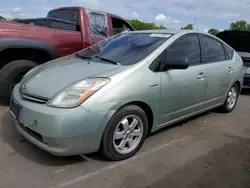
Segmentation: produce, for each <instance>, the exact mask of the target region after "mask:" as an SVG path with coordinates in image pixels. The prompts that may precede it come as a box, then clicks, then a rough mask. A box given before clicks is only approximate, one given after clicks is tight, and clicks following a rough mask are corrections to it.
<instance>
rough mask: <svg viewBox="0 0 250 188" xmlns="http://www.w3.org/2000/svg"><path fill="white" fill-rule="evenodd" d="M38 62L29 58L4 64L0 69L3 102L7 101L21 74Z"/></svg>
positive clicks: (21, 76) (0, 87) (0, 88)
mask: <svg viewBox="0 0 250 188" xmlns="http://www.w3.org/2000/svg"><path fill="white" fill-rule="evenodd" d="M37 65H38V64H37V63H35V62H33V61H29V60H15V61H12V62H10V63H8V64H7V65H5V66H4V67H3V68H2V69H1V70H0V77H1V79H0V91H1V98H2V99H3V100H4V101H3V102H6V103H9V100H10V98H11V94H12V90H13V89H14V87H15V85H16V84H18V83H19V82H20V81H21V80H22V78H23V76H24V75H25V74H26V73H27V72H28V71H29V70H31V69H32V68H34V67H36V66H37Z"/></svg>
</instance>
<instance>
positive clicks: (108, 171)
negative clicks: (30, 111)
mask: <svg viewBox="0 0 250 188" xmlns="http://www.w3.org/2000/svg"><path fill="white" fill-rule="evenodd" d="M16 187H33V188H34V187H35V188H45V187H48V188H64V187H65V188H82V187H84V188H86V187H91V188H95V187H102V188H134V187H148V188H163V187H164V188H165V187H168V188H172V187H173V188H183V187H188V188H189V187H190V188H191V187H192V188H198V187H202V188H211V187H213V188H224V187H225V188H229V187H232V188H249V187H250V92H249V91H247V92H246V91H245V92H244V94H242V95H241V96H240V98H239V101H238V105H237V106H236V108H235V110H234V111H233V112H232V113H229V114H223V113H219V112H216V111H212V112H208V113H204V114H202V115H199V116H198V117H195V118H192V119H189V120H188V121H185V122H181V123H179V124H176V125H174V126H171V127H168V128H166V129H163V130H161V131H159V132H157V133H155V134H153V135H150V137H149V138H148V139H147V140H146V142H145V143H144V146H143V147H142V149H141V150H140V152H139V153H138V154H137V155H136V156H134V157H132V158H131V159H128V160H125V161H121V162H109V161H106V160H105V159H103V158H102V157H100V156H99V155H98V154H91V155H85V156H83V155H82V156H73V157H55V156H52V155H50V154H48V153H46V152H44V151H42V150H40V149H39V148H37V147H36V146H34V145H32V144H30V143H29V142H28V141H25V140H24V139H23V138H22V137H21V136H20V135H19V134H18V133H17V131H16V129H15V127H14V123H13V121H12V118H11V116H10V115H9V113H8V108H7V107H4V106H0V188H16Z"/></svg>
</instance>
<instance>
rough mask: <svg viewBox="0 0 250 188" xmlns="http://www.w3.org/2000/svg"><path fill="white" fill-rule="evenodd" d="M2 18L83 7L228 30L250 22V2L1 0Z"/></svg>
mask: <svg viewBox="0 0 250 188" xmlns="http://www.w3.org/2000/svg"><path fill="white" fill-rule="evenodd" d="M0 1H1V6H0V15H1V16H4V17H9V18H15V17H18V18H35V17H44V16H46V14H47V12H48V11H49V10H51V9H54V8H57V7H64V6H82V7H86V8H92V9H97V10H102V11H106V12H110V13H113V14H116V15H119V16H122V17H124V18H127V19H138V20H141V21H145V22H154V23H156V24H157V25H164V26H166V27H167V28H171V29H179V28H180V27H182V26H185V25H187V24H189V23H191V24H194V23H195V25H194V27H195V29H198V30H201V31H207V30H208V29H210V28H216V29H219V30H224V29H227V28H228V27H229V25H230V23H231V22H233V21H237V20H246V21H248V22H250V11H249V10H250V0H237V1H236V0H0Z"/></svg>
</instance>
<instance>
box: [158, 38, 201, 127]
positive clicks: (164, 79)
mask: <svg viewBox="0 0 250 188" xmlns="http://www.w3.org/2000/svg"><path fill="white" fill-rule="evenodd" d="M200 46H201V45H200V40H199V37H198V35H196V34H188V35H184V36H183V37H181V38H180V39H177V41H176V42H174V43H173V44H172V45H171V46H170V47H168V49H167V50H166V55H165V61H164V62H166V63H167V61H168V58H174V57H185V58H188V59H189V67H188V68H187V69H184V70H167V71H165V72H161V73H160V74H161V91H160V92H161V98H160V114H161V118H160V119H161V125H164V124H165V123H166V122H168V123H171V122H173V121H175V120H179V119H182V118H183V117H185V116H187V115H189V114H192V113H195V112H197V111H199V110H201V109H202V108H203V101H204V97H205V92H206V77H205V75H204V72H205V70H204V67H203V65H202V55H201V47H200Z"/></svg>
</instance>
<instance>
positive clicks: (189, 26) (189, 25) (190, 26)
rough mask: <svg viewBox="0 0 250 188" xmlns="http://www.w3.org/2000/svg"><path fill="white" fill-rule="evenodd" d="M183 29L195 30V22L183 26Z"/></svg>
mask: <svg viewBox="0 0 250 188" xmlns="http://www.w3.org/2000/svg"><path fill="white" fill-rule="evenodd" d="M181 29H188V30H189V29H190V30H193V29H194V26H193V24H187V25H186V26H184V27H181Z"/></svg>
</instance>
